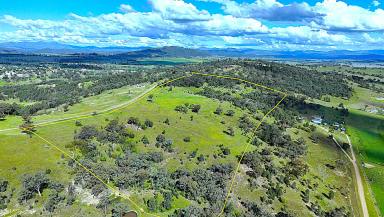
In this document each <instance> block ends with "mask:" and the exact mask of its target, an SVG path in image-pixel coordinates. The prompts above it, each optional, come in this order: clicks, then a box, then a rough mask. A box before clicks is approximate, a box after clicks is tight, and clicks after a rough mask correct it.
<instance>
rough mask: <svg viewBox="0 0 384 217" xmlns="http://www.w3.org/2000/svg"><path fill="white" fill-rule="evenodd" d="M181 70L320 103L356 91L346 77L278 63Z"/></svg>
mask: <svg viewBox="0 0 384 217" xmlns="http://www.w3.org/2000/svg"><path fill="white" fill-rule="evenodd" d="M177 68H178V70H179V71H195V72H201V73H211V74H219V75H228V76H235V77H239V78H242V79H245V80H248V81H252V82H254V83H258V84H262V85H265V86H268V87H273V88H276V89H278V90H281V91H286V92H289V93H291V94H301V95H304V96H309V97H312V98H318V99H320V98H321V97H322V96H325V95H331V96H338V97H347V98H348V97H350V96H351V95H352V90H351V88H350V87H349V86H348V84H347V82H346V80H345V77H344V76H343V75H340V74H336V73H331V72H317V71H313V70H309V69H306V68H302V67H297V66H292V65H288V64H282V63H276V62H269V61H262V60H250V59H248V60H247V59H222V60H216V61H211V62H204V63H200V64H193V65H184V66H178V67H177ZM204 79H209V78H204ZM204 79H203V78H200V80H199V81H194V82H200V83H201V82H204ZM185 81H187V80H185Z"/></svg>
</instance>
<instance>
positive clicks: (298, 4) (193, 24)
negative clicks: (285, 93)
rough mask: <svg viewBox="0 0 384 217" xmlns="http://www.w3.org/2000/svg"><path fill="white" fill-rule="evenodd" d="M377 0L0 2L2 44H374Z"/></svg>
mask: <svg viewBox="0 0 384 217" xmlns="http://www.w3.org/2000/svg"><path fill="white" fill-rule="evenodd" d="M380 1H381V0H372V1H370V0H364V1H363V0H345V1H338V0H321V1H316V0H306V1H289V0H128V1H121V0H109V1H107V0H75V1H72V0H28V1H27V0H12V1H9V0H0V43H1V42H21V41H29V42H30V41H32V42H59V43H65V44H72V45H78V46H127V47H138V46H140V47H142V46H148V47H159V46H171V45H175V46H184V47H220V48H225V47H242V48H245V47H246V48H255V49H267V50H268V49H275V50H335V49H351V50H361V49H378V48H380V47H381V46H382V44H383V43H384V10H383V5H382V4H381V2H380Z"/></svg>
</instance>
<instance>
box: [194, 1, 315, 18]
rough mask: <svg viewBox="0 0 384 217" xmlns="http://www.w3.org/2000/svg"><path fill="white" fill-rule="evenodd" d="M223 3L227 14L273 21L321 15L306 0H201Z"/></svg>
mask: <svg viewBox="0 0 384 217" xmlns="http://www.w3.org/2000/svg"><path fill="white" fill-rule="evenodd" d="M201 1H209V2H217V3H220V4H222V5H223V7H222V8H223V10H224V12H226V13H227V14H231V15H233V16H236V17H248V18H259V19H265V20H271V21H305V20H311V19H314V18H316V17H318V16H319V14H317V13H316V12H314V11H313V10H312V8H311V7H310V6H309V5H308V4H307V3H305V2H303V3H296V2H294V3H292V4H287V5H284V4H282V3H280V2H278V1H276V0H256V1H255V2H253V3H241V4H240V3H237V2H236V1H234V0H201Z"/></svg>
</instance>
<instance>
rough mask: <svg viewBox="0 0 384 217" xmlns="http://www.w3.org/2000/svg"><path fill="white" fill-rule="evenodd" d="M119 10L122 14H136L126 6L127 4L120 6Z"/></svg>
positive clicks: (130, 7)
mask: <svg viewBox="0 0 384 217" xmlns="http://www.w3.org/2000/svg"><path fill="white" fill-rule="evenodd" d="M119 9H120V11H122V12H124V13H131V12H136V11H135V9H133V8H132V6H131V5H127V4H121V5H120V8H119Z"/></svg>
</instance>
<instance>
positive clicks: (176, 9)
mask: <svg viewBox="0 0 384 217" xmlns="http://www.w3.org/2000/svg"><path fill="white" fill-rule="evenodd" d="M149 2H150V3H151V4H152V7H153V10H154V11H155V12H159V13H160V14H161V15H162V16H163V17H164V18H165V19H169V20H174V21H177V22H191V21H192V22H195V21H204V20H209V19H210V16H211V15H210V14H209V12H208V11H206V10H201V11H200V10H198V9H197V8H196V7H195V6H194V5H193V4H191V3H186V2H184V1H178V0H150V1H149Z"/></svg>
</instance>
